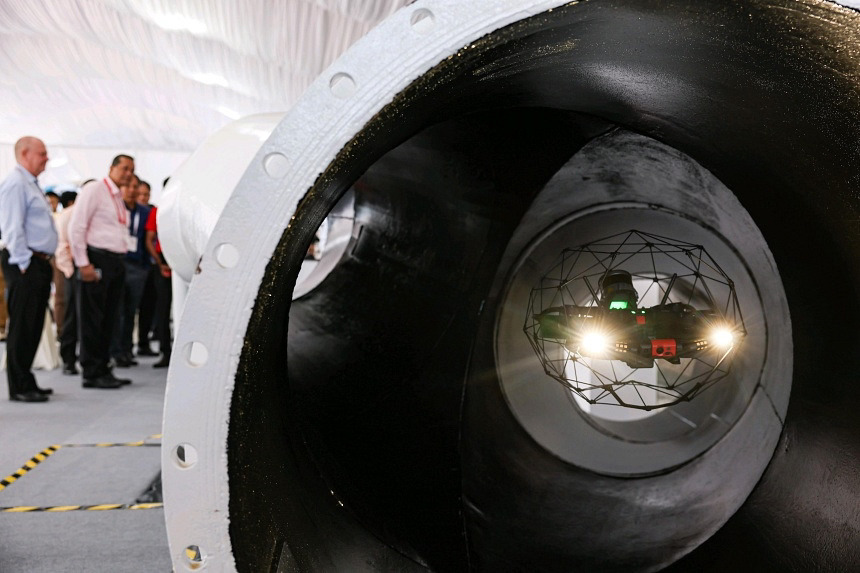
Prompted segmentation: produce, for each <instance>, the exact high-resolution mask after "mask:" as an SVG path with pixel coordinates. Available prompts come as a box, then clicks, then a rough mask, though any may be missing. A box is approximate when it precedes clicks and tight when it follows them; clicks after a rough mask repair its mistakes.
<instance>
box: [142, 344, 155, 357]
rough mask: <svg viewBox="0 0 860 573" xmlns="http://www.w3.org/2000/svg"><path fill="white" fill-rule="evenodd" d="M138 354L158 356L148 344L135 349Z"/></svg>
mask: <svg viewBox="0 0 860 573" xmlns="http://www.w3.org/2000/svg"><path fill="white" fill-rule="evenodd" d="M137 355H138V356H158V352H156V351H154V350H153V349H152V348H150V347H149V346H144V347H143V348H138V349H137Z"/></svg>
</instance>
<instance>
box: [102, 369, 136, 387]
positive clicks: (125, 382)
mask: <svg viewBox="0 0 860 573" xmlns="http://www.w3.org/2000/svg"><path fill="white" fill-rule="evenodd" d="M105 376H106V377H107V378H110V379H111V380H116V381H117V382H119V383H120V385H121V386H125V385H126V384H131V380H129V379H128V378H117V377H116V376H114V375H113V372H108V373H107V374H105Z"/></svg>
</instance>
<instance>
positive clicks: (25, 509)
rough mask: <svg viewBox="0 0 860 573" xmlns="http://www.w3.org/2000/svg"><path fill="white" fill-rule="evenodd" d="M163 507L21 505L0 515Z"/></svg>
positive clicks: (157, 505) (151, 505) (159, 506)
mask: <svg viewBox="0 0 860 573" xmlns="http://www.w3.org/2000/svg"><path fill="white" fill-rule="evenodd" d="M161 507H164V504H163V503H102V504H99V505H55V506H51V507H39V506H37V505H22V506H18V507H0V513H36V512H50V513H58V512H63V511H110V510H114V509H138V510H140V509H158V508H161Z"/></svg>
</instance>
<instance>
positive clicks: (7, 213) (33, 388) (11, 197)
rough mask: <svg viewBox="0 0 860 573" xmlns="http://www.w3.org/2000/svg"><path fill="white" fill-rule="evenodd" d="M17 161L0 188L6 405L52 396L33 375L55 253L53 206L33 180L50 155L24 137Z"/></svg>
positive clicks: (37, 142) (35, 141)
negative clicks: (5, 309) (6, 319)
mask: <svg viewBox="0 0 860 573" xmlns="http://www.w3.org/2000/svg"><path fill="white" fill-rule="evenodd" d="M15 159H16V161H17V162H18V165H16V166H15V169H14V170H13V171H12V173H10V174H9V176H8V177H6V179H5V180H4V181H3V182H2V183H0V234H2V237H3V241H4V242H5V244H6V248H5V249H3V251H2V253H0V265H2V268H3V275H4V277H5V278H6V285H7V287H8V301H7V302H8V306H9V332H8V334H7V337H6V354H7V366H6V375H7V379H8V382H9V399H10V400H13V401H18V402H46V401H47V400H48V395H50V394H52V393H53V390H51V389H49V388H39V386H38V384H36V377H35V376H33V372H32V369H33V359H34V358H35V357H36V349H37V348H38V347H39V339H40V338H41V336H42V326H43V325H44V322H45V311H46V310H47V308H48V297H49V296H50V294H51V275H52V270H51V262H50V261H51V257H53V255H54V251H55V250H56V249H57V231H56V229H55V228H54V220H53V218H52V217H51V206H50V204H49V203H48V200H47V198H46V197H45V194H44V193H42V190H41V189H40V188H39V183H38V180H37V179H36V178H37V177H38V175H39V174H40V173H42V172H43V171H44V170H45V166H46V165H47V163H48V151H47V149H45V144H44V143H43V142H42V141H41V140H40V139H37V138H35V137H29V136H28V137H22V138H21V139H19V140H18V141H17V142H16V143H15Z"/></svg>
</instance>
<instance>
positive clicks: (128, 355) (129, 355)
mask: <svg viewBox="0 0 860 573" xmlns="http://www.w3.org/2000/svg"><path fill="white" fill-rule="evenodd" d="M125 359H126V360H127V361H128V363H129V364H131V365H132V366H137V365H138V364H139V363H138V361H137V360H135V359H134V354H132V353H131V352H126V353H125Z"/></svg>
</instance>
